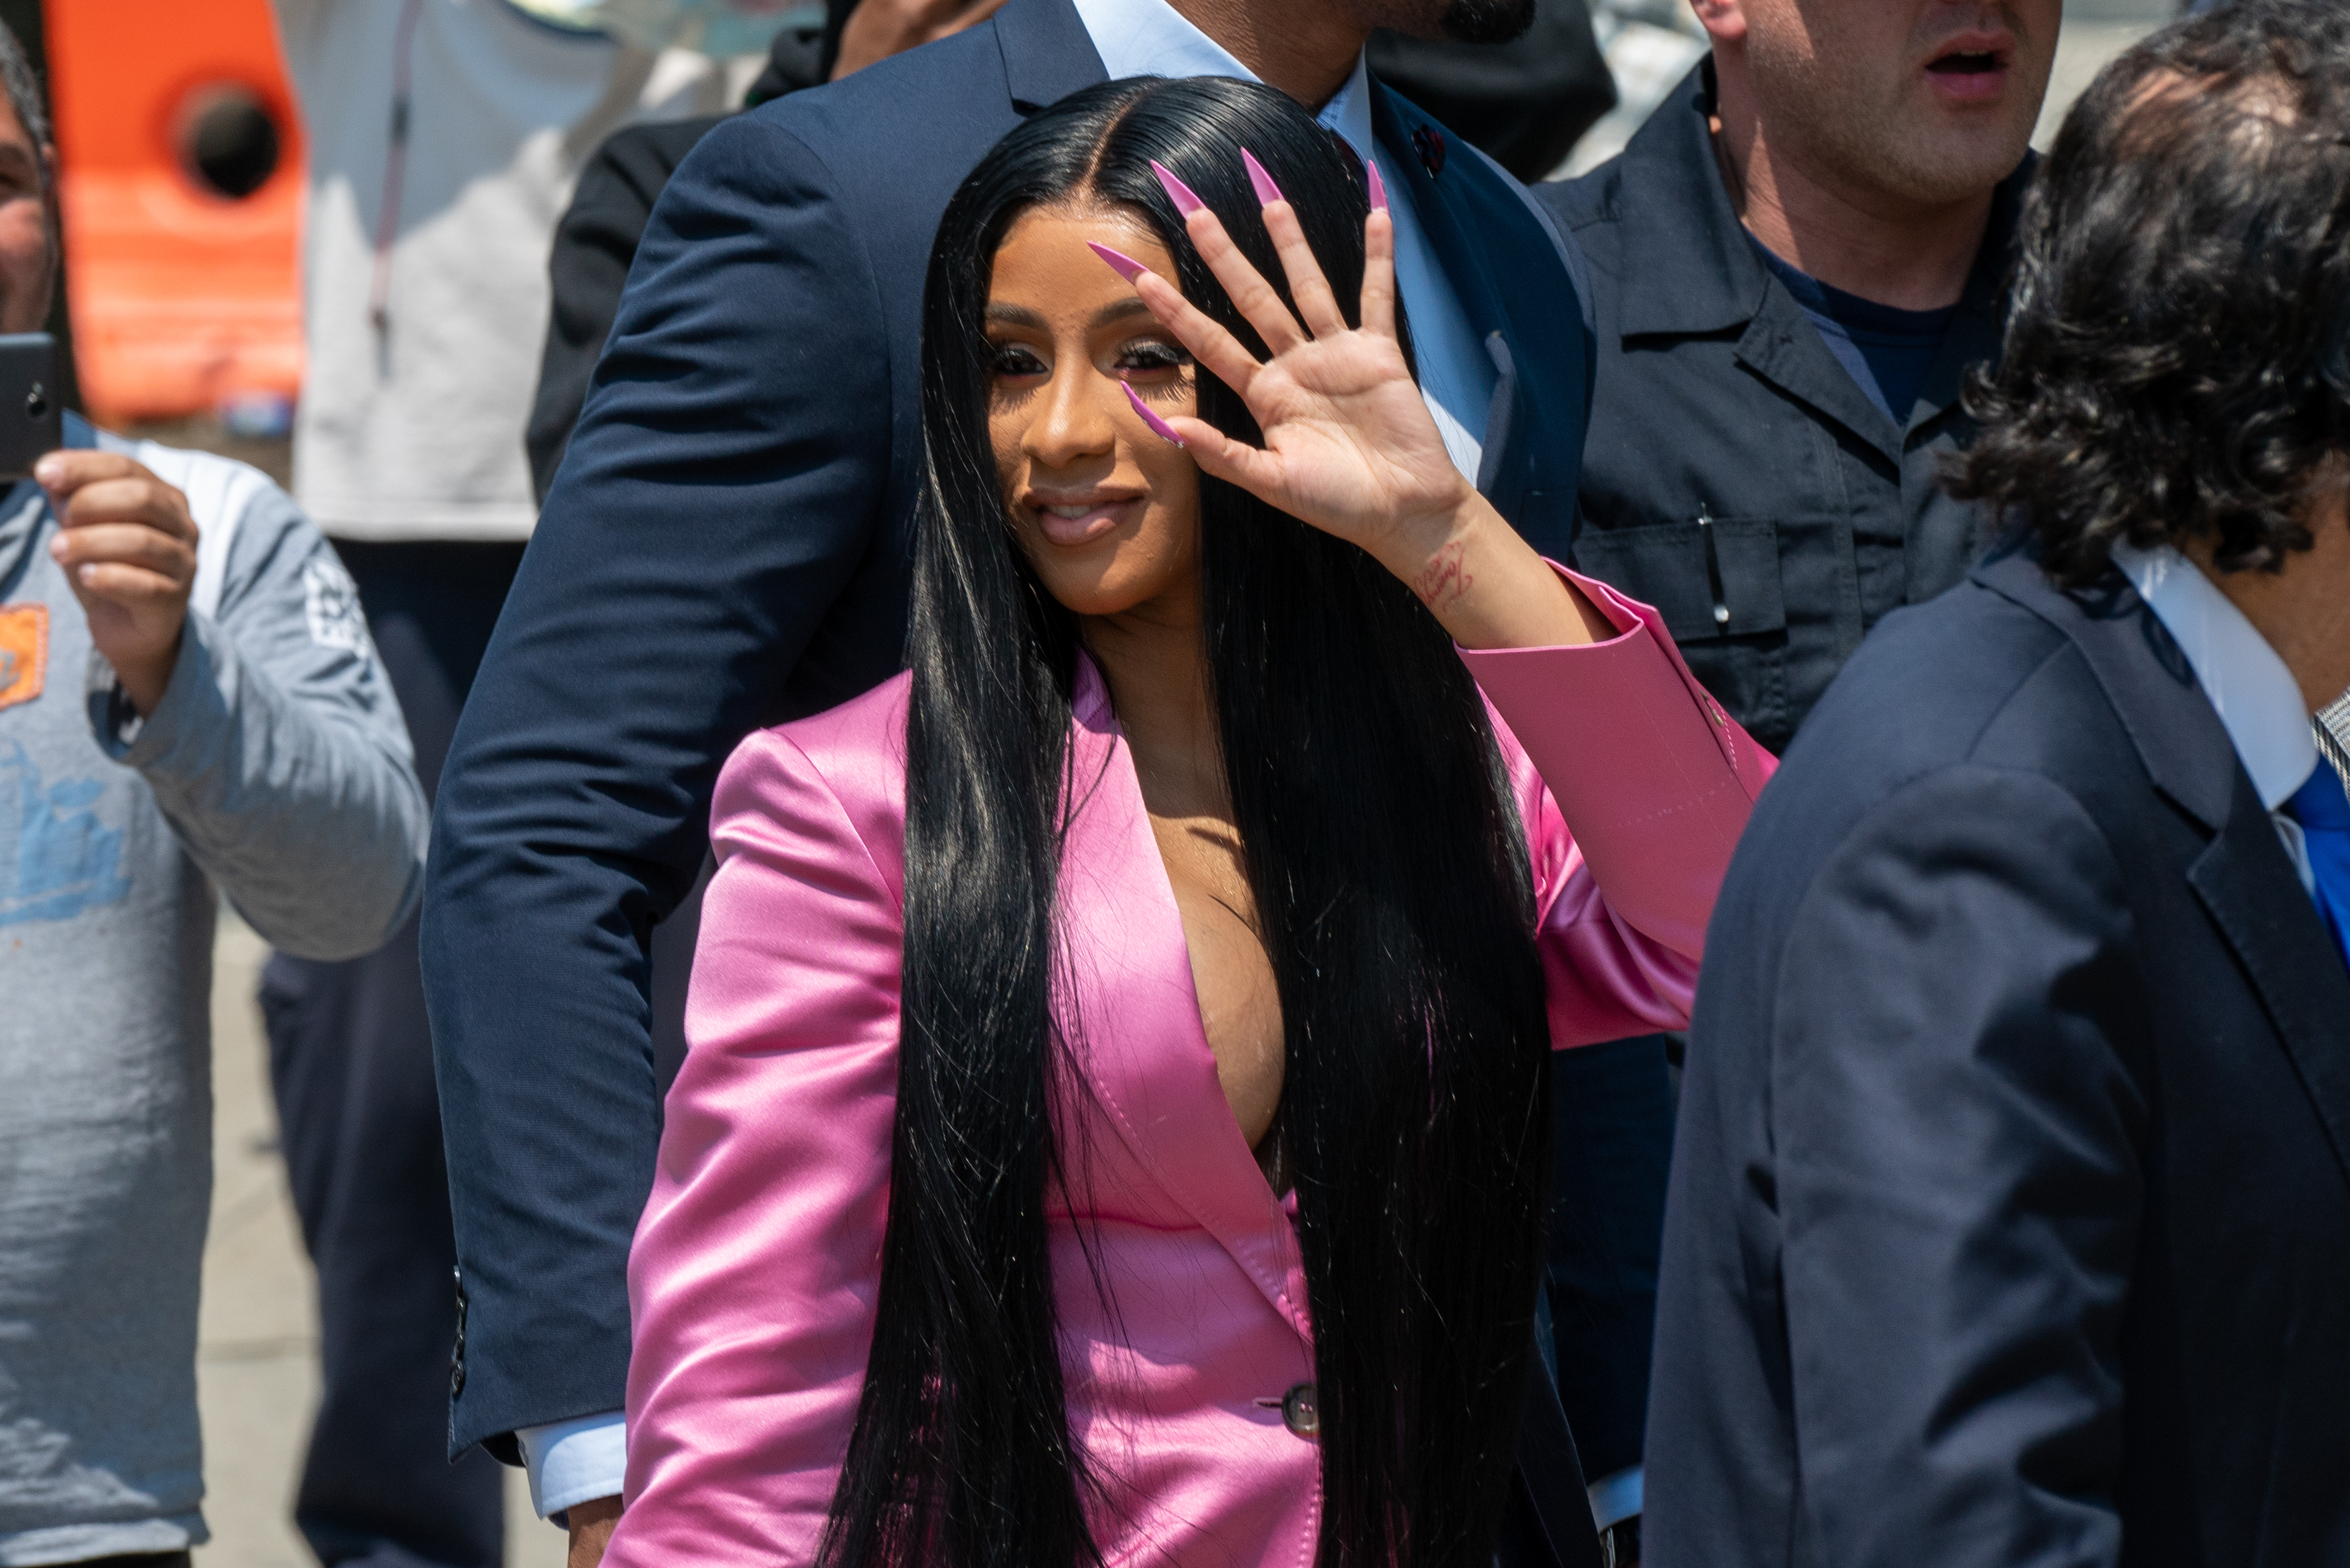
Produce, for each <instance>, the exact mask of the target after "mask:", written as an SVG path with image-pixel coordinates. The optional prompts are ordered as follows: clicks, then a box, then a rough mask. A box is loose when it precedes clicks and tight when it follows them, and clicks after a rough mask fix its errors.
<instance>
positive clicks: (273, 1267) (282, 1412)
mask: <svg viewBox="0 0 2350 1568" xmlns="http://www.w3.org/2000/svg"><path fill="white" fill-rule="evenodd" d="M2068 16H2070V17H2071V18H2072V20H2071V21H2070V22H2069V24H2068V27H2067V31H2066V34H2065V37H2064V48H2063V50H2062V52H2061V54H2060V56H2059V57H2058V60H2057V66H2056V76H2055V80H2054V84H2053V88H2052V91H2051V94H2050V103H2049V110H2048V113H2047V114H2046V115H2045V116H2043V120H2042V130H2043V137H2042V140H2043V143H2044V140H2045V137H2046V135H2047V134H2050V133H2053V131H2054V126H2055V124H2056V121H2057V119H2060V118H2061V116H2062V112H2063V108H2064V105H2065V104H2068V103H2069V102H2070V101H2071V100H2072V99H2073V97H2074V95H2075V94H2077V93H2078V92H2079V91H2080V90H2081V89H2082V88H2085V87H2086V86H2087V85H2088V82H2089V78H2092V77H2094V76H2095V74H2096V71H2097V68H2098V67H2100V66H2102V65H2103V64H2104V63H2105V62H2106V60H2107V59H2109V58H2111V57H2113V56H2114V55H2115V54H2116V53H2118V52H2119V51H2120V50H2122V49H2124V48H2126V47H2128V46H2129V45H2130V44H2131V43H2133V42H2135V41H2136V40H2137V38H2139V37H2140V36H2144V34H2145V33H2146V32H2147V30H2148V29H2149V28H2150V27H2152V26H2156V25H2157V24H2158V22H2159V21H2160V20H2161V19H2162V18H2163V17H2165V16H2168V5H2166V4H2164V3H2163V0H2088V3H2086V4H2083V3H2080V0H2075V4H2074V5H2073V6H2072V8H2071V10H2070V11H2069V12H2068ZM203 435H204V432H202V431H195V430H192V429H191V430H189V431H172V432H171V438H172V439H178V440H182V441H189V440H190V439H191V437H192V438H193V441H192V444H204V445H212V444H215V443H214V442H213V441H205V440H204V439H203ZM236 455H238V456H240V457H245V458H247V460H248V461H253V460H255V458H256V457H258V458H259V460H260V461H261V465H262V466H263V467H265V468H274V469H277V470H278V471H279V472H282V462H283V458H282V454H273V453H256V452H246V451H244V450H239V451H238V452H236ZM273 459H274V461H273ZM265 956H266V952H265V949H264V948H263V946H262V944H261V941H260V939H259V938H257V937H255V935H254V934H253V932H252V931H251V930H250V929H248V928H246V927H245V926H244V923H243V922H241V921H238V920H235V919H234V918H232V919H229V920H228V921H226V922H224V926H223V929H222V932H221V939H220V945H219V950H218V957H217V961H216V963H215V966H214V972H213V1096H214V1103H215V1107H216V1108H215V1111H214V1117H215V1126H214V1137H215V1155H214V1162H215V1186H214V1189H213V1223H212V1238H211V1241H210V1244H209V1246H208V1247H207V1249H206V1251H205V1253H204V1304H203V1334H202V1339H201V1347H200V1349H199V1351H198V1365H197V1386H198V1390H199V1395H200V1397H201V1399H202V1401H203V1418H204V1448H205V1472H206V1481H207V1485H208V1489H209V1493H210V1495H209V1497H208V1498H207V1500H206V1501H205V1504H204V1512H205V1516H206V1517H207V1518H208V1519H209V1520H210V1521H211V1522H212V1527H213V1542H212V1544H211V1545H210V1546H206V1547H203V1548H201V1549H199V1550H198V1552H196V1561H197V1563H199V1564H200V1568H310V1563H311V1558H310V1556H309V1553H308V1552H307V1550H306V1549H305V1548H304V1546H303V1544H302V1542H301V1540H300V1538H299V1537H297V1536H296V1534H295V1533H294V1531H293V1527H292V1525H291V1523H290V1522H289V1521H288V1518H287V1514H288V1510H289V1508H290V1502H291V1498H292V1495H293V1485H294V1477H295V1474H296V1466H297V1465H298V1463H299V1459H300V1456H301V1445H302V1441H303V1438H304V1437H305V1435H306V1433H307V1426H308V1421H309V1413H310V1407H311V1405H312V1403H313V1401H314V1400H316V1398H317V1371H316V1367H315V1357H316V1355H317V1343H318V1331H317V1321H316V1318H315V1314H314V1310H313V1303H312V1295H311V1282H310V1268H309V1263H308V1262H307V1260H306V1259H305V1258H304V1257H303V1255H302V1244H301V1238H300V1236H299V1234H298V1233H297V1232H296V1229H295V1224H294V1213H293V1210H292V1208H291V1206H290V1205H289V1203H288V1202H287V1199H286V1177H285V1171H284V1169H283V1168H282V1167H281V1165H280V1164H279V1162H278V1158H277V1151H276V1115H275V1113H274V1111H273V1110H272V1109H271V1106H270V1101H269V1090H268V1079H267V1066H266V1060H265V1054H264V1051H263V1048H262V1044H261V1028H260V1015H259V1013H258V1012H257V1011H256V1010H255V1006H254V1001H253V997H254V987H255V982H256V981H257V979H258V977H259V974H260V969H261V963H262V961H263V959H264V958H265ZM512 1479H513V1480H514V1483H515V1484H514V1485H513V1486H512V1487H511V1489H510V1490H509V1491H508V1494H507V1503H508V1506H507V1516H508V1520H509V1532H508V1544H507V1552H506V1561H507V1563H509V1564H510V1565H511V1568H560V1564H561V1563H562V1561H563V1538H562V1536H561V1534H560V1533H559V1532H556V1531H555V1530H554V1529H553V1528H551V1527H549V1526H547V1525H546V1524H543V1523H541V1522H539V1521H537V1520H536V1519H535V1518H533V1517H532V1516H531V1513H530V1510H529V1506H528V1502H527V1500H526V1498H525V1494H524V1492H523V1490H522V1488H521V1484H520V1479H519V1476H518V1475H516V1476H515V1477H513V1478H512Z"/></svg>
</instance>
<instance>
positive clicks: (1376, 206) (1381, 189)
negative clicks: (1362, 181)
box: [1363, 158, 1388, 213]
mask: <svg viewBox="0 0 2350 1568" xmlns="http://www.w3.org/2000/svg"><path fill="white" fill-rule="evenodd" d="M1363 167H1364V168H1365V169H1367V170H1368V171H1370V176H1371V211H1372V212H1374V213H1384V212H1386V211H1387V210H1388V182H1386V181H1384V180H1382V179H1380V178H1379V161H1378V159H1376V158H1367V159H1365V160H1364V161H1363Z"/></svg>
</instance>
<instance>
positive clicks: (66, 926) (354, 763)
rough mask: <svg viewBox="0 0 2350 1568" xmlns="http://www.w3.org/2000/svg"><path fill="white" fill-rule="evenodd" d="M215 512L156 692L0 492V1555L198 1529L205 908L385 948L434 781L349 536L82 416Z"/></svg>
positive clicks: (409, 893)
mask: <svg viewBox="0 0 2350 1568" xmlns="http://www.w3.org/2000/svg"><path fill="white" fill-rule="evenodd" d="M68 444H71V445H76V446H89V445H98V446H102V447H104V448H106V449H108V450H110V451H115V452H127V453H129V454H130V456H131V457H133V458H134V459H136V460H137V461H139V462H142V463H144V464H146V465H147V467H149V468H150V469H151V470H153V471H154V472H155V473H156V474H157V475H158V476H159V477H161V479H163V480H164V481H166V482H167V483H172V484H173V485H176V486H178V487H179V488H180V489H181V490H182V491H183V492H184V493H186V494H187V496H188V501H189V509H190V511H191V512H192V514H193V515H194V517H195V520H196V524H197V526H198V527H199V528H200V529H201V530H202V539H201V542H200V543H199V545H198V548H197V562H198V569H197V574H196V584H195V590H194V594H193V596H192V599H191V602H190V605H189V609H188V618H187V628H186V630H185V632H184V633H183V634H182V638H181V642H180V655H179V662H178V663H177V665H176V666H175V667H174V668H173V670H172V678H171V682H170V685H169V686H168V688H167V689H166V690H165V692H164V695H163V700H162V701H161V702H160V703H159V704H157V706H156V709H155V711H154V713H153V714H151V716H149V717H148V718H146V719H145V720H144V721H141V720H140V717H139V715H138V713H137V711H135V710H134V709H132V708H131V707H130V703H129V702H128V701H126V700H125V699H124V697H123V696H122V693H121V691H120V688H119V687H118V686H117V684H116V682H115V679H114V672H113V671H112V670H110V669H109V667H108V666H107V664H106V663H105V661H104V660H103V659H100V658H99V657H98V655H97V653H96V652H95V650H94V649H92V647H91V645H90V639H89V631H88V623H87V621H86V619H85V618H84V616H83V612H82V609H81V606H80V604H79V603H78V601H77V600H76V599H75V598H74V596H73V590H72V588H71V587H69V586H68V584H67V582H66V579H65V575H64V573H63V572H61V571H60V570H59V569H58V567H57V563H56V561H55V560H54V559H52V558H51V556H50V555H49V551H48V541H49V538H50V536H51V535H53V534H54V533H55V532H56V529H57V520H56V518H55V516H54V515H53V514H52V513H51V512H50V509H49V506H48V503H47V498H46V497H45V496H44V494H43V493H42V492H41V491H40V490H39V489H38V488H37V487H36V486H35V485H33V484H31V483H20V484H18V485H16V487H15V488H14V489H13V490H9V491H7V492H6V493H5V494H0V1564H16V1563H69V1562H76V1561H78V1560H80V1559H84V1558H90V1557H104V1556H109V1555H113V1554H116V1553H127V1552H173V1551H178V1550H180V1549H181V1548H183V1547H186V1546H190V1545H194V1544H198V1543H200V1542H203V1540H204V1539H205V1538H206V1532H205V1529H204V1523H203V1515H202V1513H201V1512H200V1511H198V1503H199V1501H200V1500H201V1499H202V1497H203V1447H202V1442H201V1438H200V1437H199V1434H198V1431H197V1425H196V1384H195V1358H196V1295H197V1286H198V1280H199V1275H200V1271H201V1266H202V1262H203V1242H204V1223H205V1219H206V1216H207V1214H208V1212H209V1209H210V1204H211V1197H212V1110H213V1107H212V1089H211V1054H212V1041H211V1028H210V1017H211V992H212V950H213V915H214V911H215V909H217V908H218V900H219V898H220V896H221V895H223V894H225V895H226V896H227V898H229V900H230V901H231V902H232V903H234V905H235V906H236V908H237V909H238V910H239V911H240V912H241V913H242V914H243V915H244V918H245V919H247V920H249V921H251V922H252V924H253V926H254V928H255V929H256V930H258V931H259V932H260V933H261V935H262V936H263V937H265V938H266V939H267V940H269V941H270V942H272V943H273V944H275V945H276V946H277V947H278V948H280V949H283V950H286V951H288V952H294V953H299V954H303V955H305V956H308V957H315V958H322V959H339V958H349V957H354V956H356V955H358V954H359V953H362V952H365V951H367V950H369V949H371V948H374V947H377V946H380V944H381V943H382V942H383V941H385V940H387V939H389V938H390V936H391V935H392V934H393V932H395V931H396V930H398V929H399V928H400V923H401V922H402V921H403V920H405V919H407V917H408V914H409V912H410V911H411V909H413V908H414V907H415V904H416V899H417V895H418V892H419V890H420V888H421V884H422V877H423V859H424V846H425V834H426V812H425V806H424V796H423V793H422V791H421V790H420V789H419V788H418V786H417V783H416V777H415V773H414V770H413V767H412V766H411V759H410V755H409V745H408V735H407V731H406V729H405V727H404V726H403V724H402V723H401V722H400V708H399V704H398V703H397V701H395V700H394V698H393V696H392V692H391V686H390V681H389V680H387V679H386V678H385V675H384V672H383V669H382V665H381V663H380V660H379V659H377V658H376V656H375V649H374V646H373V644H372V643H371V642H370V641H369V639H368V634H367V623H366V621H365V620H364V619H363V618H362V617H361V615H360V611H359V603H358V596H357V595H356V593H355V592H354V591H353V588H352V585H351V580H350V578H349V576H348V575H347V574H346V573H345V572H344V571H343V568H342V565H341V563H340V562H338V560H336V558H335V554H334V551H333V549H332V548H331V547H330V546H329V545H328V544H327V542H326V541H325V540H324V539H323V538H321V537H320V536H319V535H318V533H317V530H316V529H314V528H313V527H312V526H311V525H310V524H309V521H308V520H307V518H305V517H304V516H303V515H302V514H301V512H300V511H299V510H297V509H296V506H295V505H294V504H293V502H292V501H291V500H289V499H288V498H287V497H286V494H285V493H284V492H282V491H280V490H279V489H278V488H277V487H276V485H275V484H272V483H270V482H269V481H268V479H266V478H265V477H264V476H263V475H262V474H261V473H260V472H257V471H255V470H254V469H252V468H248V467H246V466H245V465H244V464H243V463H238V462H230V461H228V460H227V459H225V458H220V457H214V456H212V455H210V454H208V453H203V452H179V451H173V450H171V449H168V448H164V447H159V446H156V445H155V444H153V443H152V442H140V443H133V442H130V441H122V440H120V439H118V438H116V437H113V436H110V435H104V434H93V432H92V431H90V429H89V427H88V426H87V425H85V424H82V423H81V422H80V421H69V422H68Z"/></svg>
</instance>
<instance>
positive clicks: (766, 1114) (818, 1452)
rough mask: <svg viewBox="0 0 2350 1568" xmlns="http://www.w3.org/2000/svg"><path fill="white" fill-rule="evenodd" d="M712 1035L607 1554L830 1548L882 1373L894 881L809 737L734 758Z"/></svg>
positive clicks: (766, 1560) (705, 961)
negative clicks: (843, 1488)
mask: <svg viewBox="0 0 2350 1568" xmlns="http://www.w3.org/2000/svg"><path fill="white" fill-rule="evenodd" d="M712 824H713V832H712V840H713V845H714V847H715V849H716V852H717V855H718V861H719V863H718V871H717V875H716V877H714V879H713V880H712V882H711V885H710V889H709V892H708V895H707V902H706V904H705V906H704V910H703V914H702V937H701V943H700V946H699V948H698V949H697V950H696V953H695V958H694V968H693V982H692V990H691V999H690V1001H689V1002H688V1006H687V1026H686V1033H687V1037H688V1038H689V1039H690V1040H691V1043H692V1048H691V1053H690V1054H688V1056H687V1058H686V1062H685V1066H684V1068H683V1070H682V1071H681V1073H680V1074H679V1076H678V1080H677V1084H676V1086H675V1087H674V1088H672V1089H671V1091H670V1095H669V1101H668V1113H667V1125H666V1127H665V1129H664V1131H663V1133H662V1137H661V1143H660V1163H659V1167H658V1169H657V1171H656V1174H655V1177H654V1181H653V1189H652V1195H651V1198H650V1200H649V1201H648V1202H647V1204H646V1206H645V1212H644V1218H643V1219H642V1220H641V1221H639V1225H638V1228H637V1236H636V1242H635V1245H634V1248H633V1249H632V1250H631V1251H630V1254H629V1307H630V1312H631V1315H632V1318H633V1324H634V1336H635V1351H634V1355H633V1357H632V1359H631V1362H630V1365H629V1398H628V1422H629V1465H628V1482H627V1487H626V1492H625V1497H626V1504H627V1507H626V1511H624V1512H623V1513H622V1515H621V1517H620V1523H619V1530H618V1531H617V1532H616V1533H615V1534H614V1536H613V1539H612V1544H611V1549H610V1551H609V1552H608V1553H607V1554H606V1557H605V1562H606V1563H607V1564H608V1568H656V1565H659V1568H675V1565H676V1564H679V1563H695V1564H698V1565H702V1568H708V1565H711V1564H742V1565H743V1568H748V1565H750V1564H754V1563H757V1564H763V1565H773V1564H777V1563H795V1564H796V1563H810V1562H813V1561H814V1559H815V1556H816V1545H817V1541H818V1538H819V1536H820V1535H821V1533H822V1532H823V1529H824V1524H825V1520H826V1516H827V1510H828V1509H829V1507H830V1505H831V1502H832V1491H833V1487H834V1484H835V1482H836V1480H837V1477H838V1474H839V1468H840V1463H841V1459H842V1457H843V1455H844V1454H845V1453H846V1451H847V1442H848V1436H849V1433H850V1431H851V1429H852V1428H853V1427H854V1425H855V1422H856V1415H857V1403H858V1394H859V1391H860V1389H861V1387H862V1385H863V1381H864V1376H865V1363H866V1355H867V1352H868V1349H869V1347H870V1345H871V1340H872V1332H873V1309H874V1303H875V1299H876V1297H877V1295H878V1293H879V1284H880V1247H881V1238H882V1231H883V1226H884V1221H885V1219H886V1216H887V1210H888V1203H889V1145H890V1133H891V1127H892V1123H893V1119H894V1116H895V1109H896V1096H897V1078H898V988H899V963H900V953H901V950H902V940H903V939H902V932H901V928H900V919H901V917H900V911H899V900H898V897H897V894H896V890H895V888H893V887H892V886H891V885H890V883H889V879H888V878H885V877H883V876H882V875H881V873H880V872H879V870H878V869H877V867H876V865H875V862H874V859H873V857H872V856H871V855H870V854H869V853H868V849H867V846H866V845H865V843H864V841H863V840H862V839H861V838H860V836H858V832H857V831H856V829H855V827H854V826H853V825H852V823H851V821H850V818H849V816H848V815H847V813H846V811H845V809H844V807H843V806H842V805H841V802H840V799H839V798H838V797H837V795H836V794H835V793H834V792H833V791H832V790H831V789H830V788H829V787H828V786H827V784H826V783H825V781H824V780H823V779H822V777H821V776H820V775H819V774H818V772H817V770H816V767H815V765H814V764H813V763H810V762H809V760H808V758H807V757H806V754H805V753H803V752H802V751H801V749H800V748H799V747H798V746H797V745H796V744H795V743H794V742H792V741H791V740H790V739H788V738H787V737H785V736H783V735H780V734H777V733H775V732H764V733H761V734H755V735H754V736H752V737H751V738H750V739H749V740H747V741H745V742H743V745H742V747H741V748H740V749H739V750H737V751H736V752H735V753H734V755H733V758H731V759H730V760H729V761H728V763H727V764H726V768H725V771H724V773H723V774H722V775H721V777H720V780H719V785H718V792H717V798H716V803H715V806H714V809H713V811H712Z"/></svg>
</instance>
